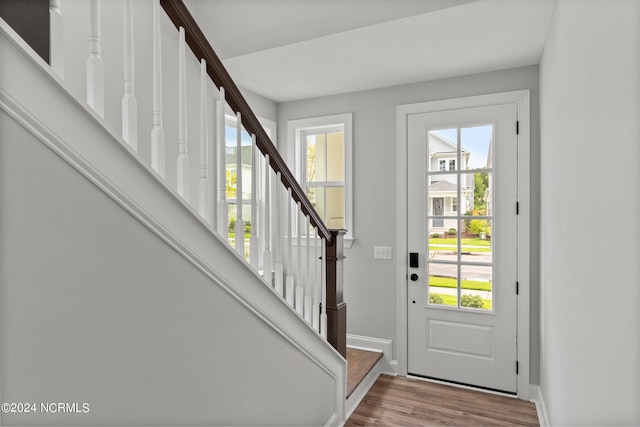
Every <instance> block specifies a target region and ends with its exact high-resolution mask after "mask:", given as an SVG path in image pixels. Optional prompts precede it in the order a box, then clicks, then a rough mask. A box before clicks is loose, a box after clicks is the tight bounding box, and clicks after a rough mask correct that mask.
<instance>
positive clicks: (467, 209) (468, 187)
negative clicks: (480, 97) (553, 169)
mask: <svg viewBox="0 0 640 427" xmlns="http://www.w3.org/2000/svg"><path fill="white" fill-rule="evenodd" d="M492 133H493V126H492V125H484V126H475V127H466V128H453V129H441V130H433V131H430V132H429V134H428V140H427V145H428V154H427V156H428V159H427V164H428V172H427V175H428V177H427V180H428V181H427V184H428V185H427V195H428V197H427V210H428V213H427V224H428V239H429V262H428V269H429V303H430V304H435V305H446V306H453V307H462V308H465V309H468V308H474V309H482V310H491V309H492V286H491V280H492V272H493V254H492V242H491V225H492V220H493V218H492V216H491V215H492V207H491V205H492V197H491V188H492V160H491V156H492V151H491V140H492ZM457 165H459V166H460V167H459V168H458V167H457ZM458 296H460V300H459V299H458Z"/></svg>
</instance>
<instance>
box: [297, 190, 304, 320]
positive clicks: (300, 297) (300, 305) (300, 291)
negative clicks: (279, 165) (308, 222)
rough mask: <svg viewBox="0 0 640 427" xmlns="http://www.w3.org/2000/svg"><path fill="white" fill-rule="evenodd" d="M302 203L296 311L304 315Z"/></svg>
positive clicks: (299, 224)
mask: <svg viewBox="0 0 640 427" xmlns="http://www.w3.org/2000/svg"><path fill="white" fill-rule="evenodd" d="M302 217H303V214H302V203H300V202H298V257H297V259H296V311H297V312H298V313H300V314H301V315H302V314H304V287H303V281H302V228H303V226H302V221H303V218H302Z"/></svg>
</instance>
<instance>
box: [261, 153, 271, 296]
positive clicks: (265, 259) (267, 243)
mask: <svg viewBox="0 0 640 427" xmlns="http://www.w3.org/2000/svg"><path fill="white" fill-rule="evenodd" d="M264 159H265V167H264V254H263V256H262V271H263V276H264V279H265V280H266V281H267V282H268V283H269V285H271V286H273V281H272V280H271V272H272V271H273V265H272V255H271V166H270V164H269V160H270V159H269V155H268V154H266V155H265V156H264Z"/></svg>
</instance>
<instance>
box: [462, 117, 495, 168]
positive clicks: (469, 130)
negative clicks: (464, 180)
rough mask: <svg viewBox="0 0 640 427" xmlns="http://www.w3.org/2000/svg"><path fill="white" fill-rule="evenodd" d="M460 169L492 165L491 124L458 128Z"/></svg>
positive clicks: (489, 166)
mask: <svg viewBox="0 0 640 427" xmlns="http://www.w3.org/2000/svg"><path fill="white" fill-rule="evenodd" d="M460 140H461V145H462V148H461V149H460V159H461V163H462V167H461V168H460V169H462V170H467V169H485V168H491V167H492V164H493V162H492V159H491V156H492V150H491V141H492V140H493V125H491V124H488V125H483V126H473V127H466V128H461V129H460Z"/></svg>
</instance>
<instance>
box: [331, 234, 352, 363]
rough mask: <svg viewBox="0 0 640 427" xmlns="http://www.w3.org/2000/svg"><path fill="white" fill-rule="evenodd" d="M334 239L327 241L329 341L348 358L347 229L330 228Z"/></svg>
mask: <svg viewBox="0 0 640 427" xmlns="http://www.w3.org/2000/svg"><path fill="white" fill-rule="evenodd" d="M329 231H330V232H331V235H332V236H333V239H332V240H331V243H327V248H326V255H327V264H326V265H327V267H326V268H327V300H326V301H327V341H329V343H330V344H331V345H332V346H333V347H334V348H335V349H336V350H338V352H339V353H340V354H341V355H342V356H343V357H344V358H345V359H346V357H347V304H345V302H344V299H343V298H344V297H343V277H342V276H343V273H342V272H343V267H342V261H343V260H344V258H345V257H344V235H345V234H346V232H347V230H329Z"/></svg>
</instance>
